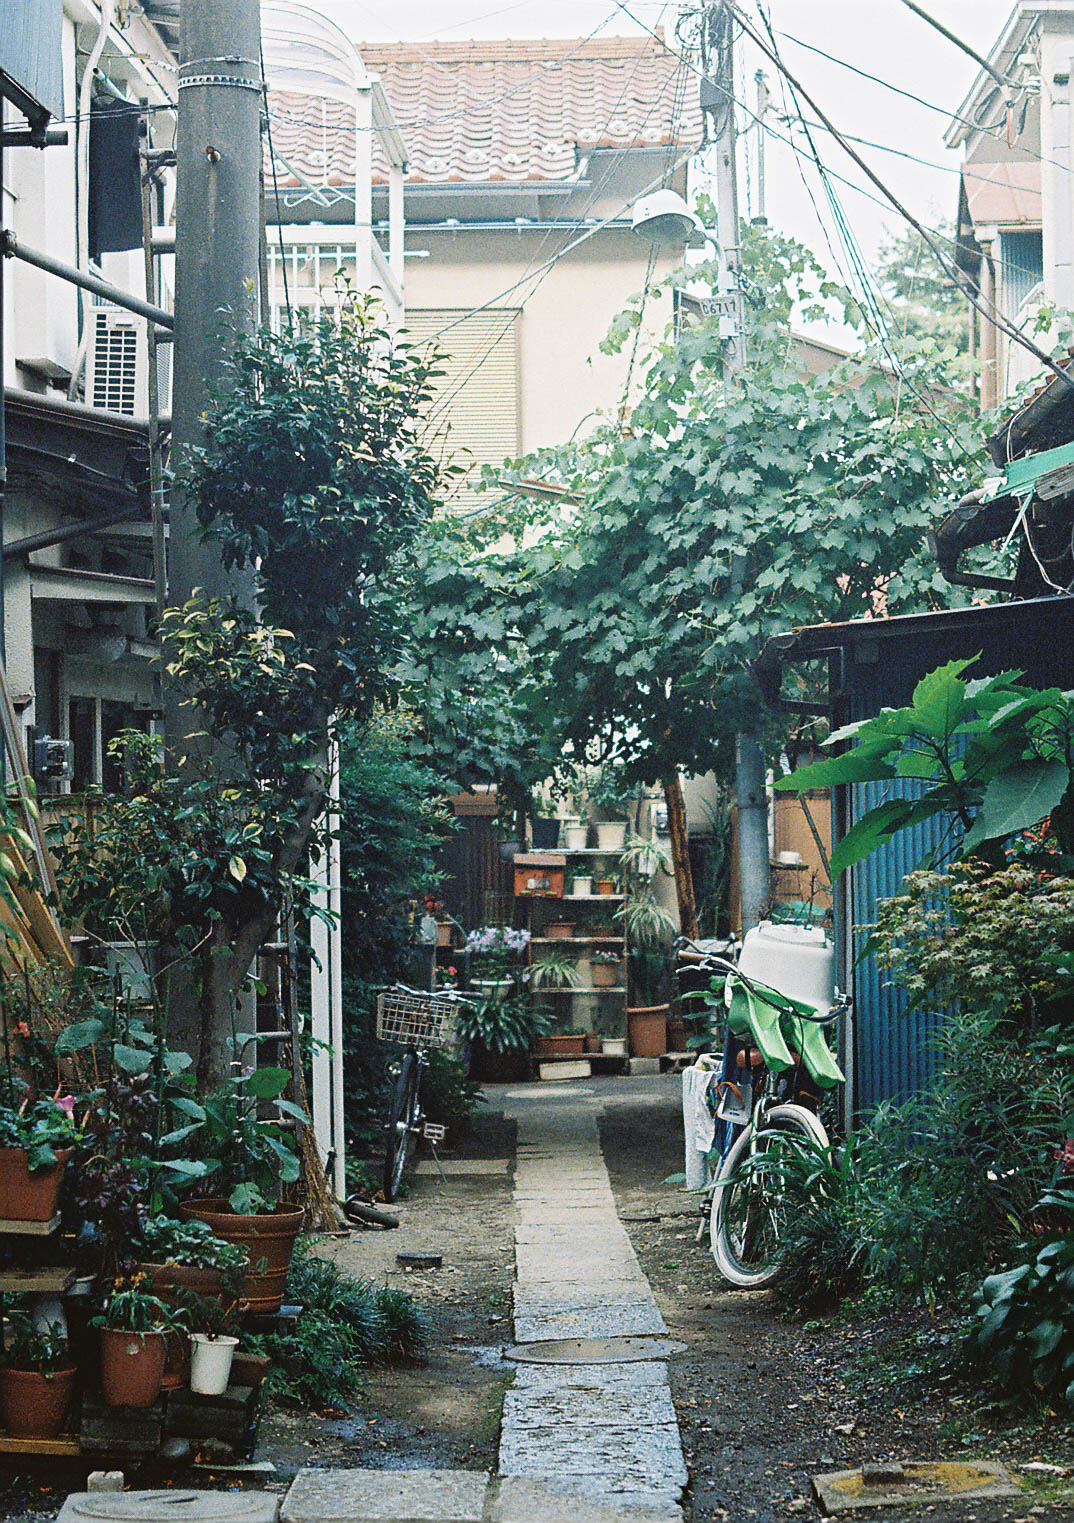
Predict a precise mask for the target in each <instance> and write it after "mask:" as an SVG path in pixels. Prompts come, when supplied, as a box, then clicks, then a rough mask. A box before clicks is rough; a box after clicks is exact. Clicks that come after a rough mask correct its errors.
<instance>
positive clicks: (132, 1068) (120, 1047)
mask: <svg viewBox="0 0 1074 1523" xmlns="http://www.w3.org/2000/svg"><path fill="white" fill-rule="evenodd" d="M112 1053H113V1056H114V1057H115V1060H116V1063H117V1064H118V1066H119V1067H120V1068H122V1069H123V1071H124V1072H125V1073H129V1074H144V1073H145V1072H147V1070H148V1069H149V1066H150V1064H151V1063H152V1061H153V1054H152V1053H151V1052H146V1051H145V1049H144V1048H143V1047H128V1046H127V1044H126V1043H125V1042H117V1043H116V1045H115V1047H113V1049H112Z"/></svg>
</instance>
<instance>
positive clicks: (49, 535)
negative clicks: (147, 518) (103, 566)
mask: <svg viewBox="0 0 1074 1523" xmlns="http://www.w3.org/2000/svg"><path fill="white" fill-rule="evenodd" d="M136 513H137V509H136V508H132V506H131V505H130V504H128V506H127V507H125V508H123V509H118V508H117V509H115V510H114V511H113V512H111V513H102V514H101V515H100V517H99V518H85V519H83V520H82V522H81V523H77V524H68V525H67V527H66V528H64V529H41V530H39V531H38V533H36V534H24V535H23V536H22V538H21V539H13V540H11V542H10V543H9V544H6V545H5V546H4V547H3V559H4V560H6V561H9V560H13V559H15V557H16V556H22V555H32V554H33V552H34V551H35V550H51V549H52V547H53V546H54V545H66V544H67V543H68V541H69V540H72V539H81V538H82V537H83V536H84V535H86V534H96V533H97V532H98V531H99V530H100V529H111V528H112V527H113V526H114V525H115V524H125V523H134V522H138V521H139V520H138V519H137V518H136V516H135V515H136Z"/></svg>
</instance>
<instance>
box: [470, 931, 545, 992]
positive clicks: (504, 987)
mask: <svg viewBox="0 0 1074 1523" xmlns="http://www.w3.org/2000/svg"><path fill="white" fill-rule="evenodd" d="M529 943H530V933H529V931H525V930H515V929H514V928H513V927H512V926H509V925H482V926H478V927H477V928H476V929H475V930H472V931H470V932H469V934H468V935H467V937H466V950H467V952H469V954H470V983H471V985H472V986H473V988H474V989H475V990H476V991H477V993H478V995H479V996H480V997H481V999H482V1000H484V1001H486V1002H487V1001H490V1000H503V999H507V997H508V996H509V995H510V994H511V992H512V990H513V989H515V988H516V987H517V983H518V979H519V975H520V974H521V971H522V961H521V960H522V958H523V956H524V955H525V952H526V948H527V947H528V946H529Z"/></svg>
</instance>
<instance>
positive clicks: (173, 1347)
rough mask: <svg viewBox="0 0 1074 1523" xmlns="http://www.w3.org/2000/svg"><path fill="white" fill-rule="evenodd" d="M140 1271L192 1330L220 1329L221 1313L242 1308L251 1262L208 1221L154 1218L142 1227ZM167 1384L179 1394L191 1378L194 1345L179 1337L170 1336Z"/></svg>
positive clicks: (177, 1333)
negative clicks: (186, 1318) (181, 1313)
mask: <svg viewBox="0 0 1074 1523" xmlns="http://www.w3.org/2000/svg"><path fill="white" fill-rule="evenodd" d="M140 1251H141V1253H142V1254H144V1258H143V1259H142V1261H141V1262H139V1264H138V1265H137V1268H138V1269H139V1270H140V1271H142V1272H143V1273H145V1274H146V1275H147V1276H148V1278H149V1279H150V1280H151V1281H152V1284H153V1290H154V1292H155V1293H156V1294H157V1295H158V1296H159V1297H160V1299H161V1300H162V1301H163V1302H164V1303H165V1305H166V1306H172V1307H175V1308H182V1309H183V1310H184V1311H186V1312H187V1314H188V1316H189V1321H190V1326H191V1327H195V1328H198V1329H203V1328H208V1327H209V1326H210V1325H215V1318H216V1314H217V1311H218V1310H220V1309H224V1310H233V1309H234V1308H236V1307H237V1306H238V1304H239V1300H240V1297H241V1295H242V1290H243V1285H244V1283H245V1280H246V1272H247V1270H248V1269H249V1267H250V1261H249V1259H248V1258H247V1256H246V1253H245V1251H244V1249H242V1248H240V1247H239V1246H238V1245H237V1244H235V1243H229V1242H227V1241H226V1240H225V1239H224V1238H221V1237H217V1236H216V1233H215V1232H214V1231H213V1230H212V1228H211V1227H210V1226H209V1225H208V1223H207V1222H203V1221H198V1220H196V1219H191V1220H189V1221H182V1220H178V1219H177V1218H175V1217H171V1216H150V1217H148V1218H147V1219H146V1221H145V1223H144V1226H143V1228H142V1244H141V1249H140ZM165 1341H166V1344H167V1349H166V1356H165V1365H164V1380H163V1385H164V1389H165V1390H174V1389H175V1388H176V1387H178V1386H182V1385H185V1384H186V1382H187V1379H188V1374H189V1364H190V1346H189V1342H188V1340H187V1338H186V1337H185V1335H183V1334H182V1333H180V1332H177V1331H172V1332H169V1333H168V1334H167V1335H166V1339H165Z"/></svg>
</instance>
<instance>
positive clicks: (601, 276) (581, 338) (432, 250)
mask: <svg viewBox="0 0 1074 1523" xmlns="http://www.w3.org/2000/svg"><path fill="white" fill-rule="evenodd" d="M577 235H578V230H577V229H564V230H562V231H560V230H558V229H557V230H555V231H553V232H551V233H549V234H545V233H543V232H541V231H534V230H529V231H526V230H521V231H515V230H487V231H486V230H482V229H479V228H466V227H460V228H457V229H439V228H437V229H432V228H429V229H426V228H412V229H410V230H409V231H408V236H407V247H408V250H409V251H411V253H413V251H415V250H425V249H427V250H428V251H429V257H428V258H414V257H411V258H408V260H407V269H406V298H407V309H408V310H409V311H421V312H422V313H427V312H430V311H444V312H445V314H447V315H446V321H450V320H451V316H452V314H454V313H457V312H465V311H471V310H473V309H474V308H475V307H480V306H483V305H484V304H485V303H489V304H491V305H494V306H496V307H498V308H502V309H513V310H515V311H517V314H518V315H517V334H518V367H519V375H518V398H519V401H518V406H519V420H518V422H519V427H518V437H519V449H520V451H521V452H522V453H524V454H526V453H529V452H530V451H532V450H536V449H541V448H544V447H546V446H553V445H558V444H563V443H565V442H566V441H567V440H568V439H569V438H570V437H571V435H572V434H573V433H574V431H575V429H577V428H578V427H579V425H583V420H589V418H590V415H591V414H593V413H594V412H596V411H604V412H605V413H614V411H615V410H616V408H617V407H618V406H619V403H620V401H621V398H622V395H623V386H624V382H625V379H626V375H627V370H628V366H629V360H630V346H629V345H628V346H627V347H626V349H625V350H624V352H623V353H621V354H618V355H604V354H601V352H600V348H599V346H600V342H601V340H602V339H603V338H604V336H605V334H606V333H607V331H608V327H609V325H610V323H611V321H612V319H613V318H614V317H615V315H616V314H617V313H618V312H620V311H621V310H622V309H623V308H624V307H625V306H626V304H627V302H628V301H629V300H630V298H631V297H633V296H635V295H637V294H638V293H639V292H640V291H641V290H642V288H643V287H644V285H645V272H646V265H647V261H648V247H647V245H646V244H644V243H643V242H642V241H641V240H640V239H639V238H638V237H637V236H636V235H635V234H633V233H632V232H630V231H629V229H620V228H615V229H611V228H610V229H607V230H605V231H603V232H601V233H597V234H594V236H593V237H592V238H591V239H590V240H589V241H588V242H587V243H585V244H583V245H582V246H581V247H580V248H578V249H576V250H574V251H573V252H571V253H570V254H567V255H565V256H564V257H563V258H562V259H561V260H559V262H558V263H556V264H555V265H554V266H553V267H552V268H551V270H550V271H549V272H548V273H547V274H546V275H544V276H543V278H542V276H533V277H532V279H529V280H527V279H525V277H527V276H528V275H529V273H530V271H531V270H532V269H533V268H534V266H536V265H539V264H541V263H542V262H543V261H544V260H546V259H547V258H548V257H549V256H550V255H551V254H552V253H554V252H555V251H556V250H557V249H558V248H561V247H562V246H563V245H564V244H565V243H567V242H569V241H571V240H572V239H573V238H574V237H577ZM679 262H680V261H679V259H677V258H669V257H662V258H661V259H659V260H658V261H657V263H656V265H655V268H654V276H653V278H654V281H657V280H659V279H661V278H662V277H663V276H664V275H666V274H667V273H668V272H669V271H670V270H672V269H674V268H676V267H677V265H678V264H679ZM519 281H524V283H523V284H522V285H521V286H520V287H519V289H518V290H516V291H511V292H509V294H501V293H504V292H507V291H508V288H509V287H512V286H514V285H515V284H516V282H519ZM671 311H672V307H671V298H670V296H668V295H661V296H659V297H654V298H652V299H650V301H649V302H648V303H647V306H646V315H645V324H644V329H643V333H642V339H641V344H640V346H639V356H640V355H641V354H642V353H644V350H645V348H646V347H647V344H648V342H649V341H651V340H652V339H654V338H657V337H659V336H660V335H661V334H662V332H663V330H664V328H665V326H666V325H667V323H668V321H669V320H670V318H671ZM441 343H442V345H443V346H444V347H445V348H447V349H450V344H451V332H450V330H449V331H447V332H445V333H444V334H443V337H442V339H441ZM639 376H640V370H639V369H636V370H635V377H634V380H635V384H637V381H638V378H639ZM447 416H448V417H450V412H449V411H448V413H447ZM591 422H594V423H595V422H596V419H595V418H594V419H592V420H591ZM583 431H584V427H583ZM456 442H459V443H464V442H465V441H456ZM449 447H450V446H449Z"/></svg>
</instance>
